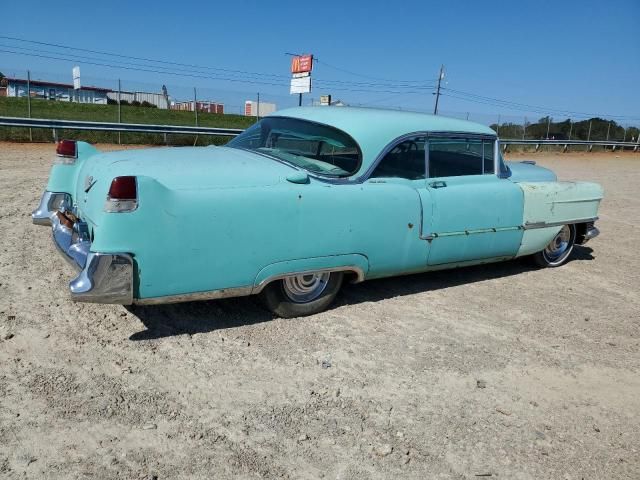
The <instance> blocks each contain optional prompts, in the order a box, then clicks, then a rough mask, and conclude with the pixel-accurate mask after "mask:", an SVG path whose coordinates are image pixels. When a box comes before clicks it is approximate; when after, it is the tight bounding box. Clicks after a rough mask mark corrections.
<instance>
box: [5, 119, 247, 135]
mask: <svg viewBox="0 0 640 480" xmlns="http://www.w3.org/2000/svg"><path fill="white" fill-rule="evenodd" d="M0 126H2V127H27V128H50V129H53V130H56V129H68V130H95V131H100V132H130V133H131V132H133V133H181V134H193V135H217V136H228V137H235V136H236V135H238V134H240V133H241V132H242V131H243V130H242V129H239V128H212V127H196V126H193V127H192V126H187V125H148V124H143V123H110V122H85V121H79V120H53V119H47V118H20V117H0Z"/></svg>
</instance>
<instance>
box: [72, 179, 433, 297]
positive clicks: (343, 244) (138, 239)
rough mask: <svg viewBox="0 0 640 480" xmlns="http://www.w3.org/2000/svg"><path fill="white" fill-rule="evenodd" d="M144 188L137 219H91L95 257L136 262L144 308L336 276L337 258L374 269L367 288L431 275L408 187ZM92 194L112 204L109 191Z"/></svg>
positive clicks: (145, 183)
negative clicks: (281, 276) (288, 275)
mask: <svg viewBox="0 0 640 480" xmlns="http://www.w3.org/2000/svg"><path fill="white" fill-rule="evenodd" d="M125 172H126V170H122V171H117V170H115V171H114V172H113V175H119V174H125ZM138 188H139V195H140V199H141V202H140V205H139V207H138V209H137V210H136V211H134V212H130V213H104V212H98V211H97V210H98V209H96V210H95V211H92V213H91V215H84V216H83V218H84V217H87V218H88V217H91V219H92V220H93V222H92V223H91V227H92V228H93V231H94V242H93V244H92V247H91V248H92V250H93V251H100V252H119V251H126V252H130V253H132V254H133V255H134V258H135V260H136V262H137V265H138V269H139V291H138V292H137V295H138V296H139V297H141V298H147V297H158V296H165V295H175V294H180V293H190V292H199V291H208V290H217V289H222V288H233V287H243V286H251V285H253V283H254V281H255V279H256V277H257V275H258V272H259V271H261V270H263V269H264V268H267V267H269V266H270V265H272V264H275V263H279V262H287V261H294V260H300V259H308V258H316V257H323V259H324V261H325V262H326V263H325V264H322V263H321V261H320V260H314V263H312V265H313V266H315V267H318V268H330V267H334V266H336V263H335V259H331V258H330V257H331V256H338V255H349V256H351V255H354V254H357V255H360V256H362V257H363V258H367V259H368V266H367V268H363V270H364V271H365V272H367V271H368V273H367V278H373V277H379V276H387V275H394V274H398V273H404V272H411V271H420V270H424V269H425V268H426V262H427V253H428V243H427V242H425V241H424V240H421V239H420V235H419V228H418V225H419V224H420V203H419V198H418V195H417V194H416V191H415V190H414V189H413V188H411V187H408V186H404V185H387V184H371V185H368V184H354V185H330V184H326V183H322V182H319V181H317V180H311V181H310V183H309V184H307V185H298V184H292V183H288V182H281V183H278V184H277V185H274V186H271V187H269V188H260V187H243V188H222V189H200V190H187V189H184V190H170V189H168V188H167V187H166V186H164V185H162V184H161V183H159V182H157V181H156V180H154V179H152V178H150V177H143V176H140V177H138ZM90 193H92V194H93V195H95V198H96V201H99V202H100V204H101V205H103V204H104V200H103V199H104V198H105V196H106V189H105V188H98V185H96V188H95V192H94V191H93V190H92V191H91V192H90ZM92 203H93V202H92V197H90V198H89V200H88V204H92ZM100 208H101V207H100ZM356 212H360V213H356ZM362 212H372V213H371V215H373V218H375V221H372V217H371V216H370V215H365V214H363V213H362ZM373 212H375V213H373ZM81 216H82V214H81ZM409 225H412V226H411V227H410V226H409ZM345 258H348V257H345ZM319 262H320V263H319ZM298 264H300V265H302V263H300V262H298ZM349 264H350V263H349Z"/></svg>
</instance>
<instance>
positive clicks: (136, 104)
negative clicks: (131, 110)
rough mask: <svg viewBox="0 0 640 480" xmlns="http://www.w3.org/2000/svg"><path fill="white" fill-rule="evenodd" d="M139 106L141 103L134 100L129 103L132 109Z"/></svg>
mask: <svg viewBox="0 0 640 480" xmlns="http://www.w3.org/2000/svg"><path fill="white" fill-rule="evenodd" d="M140 105H141V103H140V102H139V101H137V100H134V101H133V102H131V106H132V107H139V106H140Z"/></svg>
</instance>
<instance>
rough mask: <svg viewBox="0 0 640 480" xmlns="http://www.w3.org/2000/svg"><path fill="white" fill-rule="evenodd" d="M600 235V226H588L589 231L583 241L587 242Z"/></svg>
mask: <svg viewBox="0 0 640 480" xmlns="http://www.w3.org/2000/svg"><path fill="white" fill-rule="evenodd" d="M598 235H600V230H598V227H596V226H591V227H589V228H587V233H585V234H584V240H583V241H582V243H583V244H585V243H587V242H588V241H589V240H592V239H594V238H596V237H597V236H598Z"/></svg>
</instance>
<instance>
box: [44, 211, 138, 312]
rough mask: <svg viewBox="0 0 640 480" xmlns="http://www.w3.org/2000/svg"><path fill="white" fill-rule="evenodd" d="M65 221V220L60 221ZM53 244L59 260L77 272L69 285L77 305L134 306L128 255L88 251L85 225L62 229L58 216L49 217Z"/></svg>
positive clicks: (78, 223)
mask: <svg viewBox="0 0 640 480" xmlns="http://www.w3.org/2000/svg"><path fill="white" fill-rule="evenodd" d="M63 220H64V218H63ZM50 222H51V228H52V235H53V242H54V244H55V245H56V247H57V248H58V250H59V251H60V253H61V254H62V256H63V257H64V258H65V259H66V260H67V261H68V262H69V263H71V265H72V266H73V267H74V268H76V269H77V270H79V271H80V273H79V274H78V276H77V277H76V278H75V279H73V280H72V281H71V282H70V283H69V290H70V292H71V298H72V299H73V300H75V301H77V302H92V303H116V304H120V305H130V304H132V303H133V258H132V257H131V255H129V254H128V253H100V252H92V251H91V241H90V240H89V235H88V231H87V226H86V223H84V222H81V221H78V222H75V223H74V224H73V227H69V226H68V225H65V224H64V223H63V222H62V221H61V218H60V215H58V212H55V213H52V215H51V216H50Z"/></svg>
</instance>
